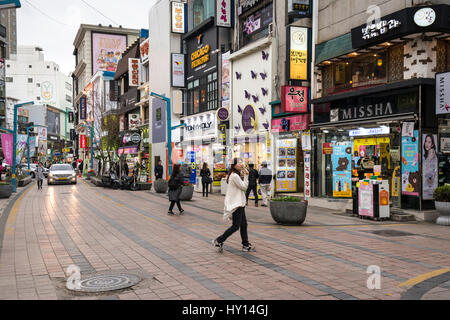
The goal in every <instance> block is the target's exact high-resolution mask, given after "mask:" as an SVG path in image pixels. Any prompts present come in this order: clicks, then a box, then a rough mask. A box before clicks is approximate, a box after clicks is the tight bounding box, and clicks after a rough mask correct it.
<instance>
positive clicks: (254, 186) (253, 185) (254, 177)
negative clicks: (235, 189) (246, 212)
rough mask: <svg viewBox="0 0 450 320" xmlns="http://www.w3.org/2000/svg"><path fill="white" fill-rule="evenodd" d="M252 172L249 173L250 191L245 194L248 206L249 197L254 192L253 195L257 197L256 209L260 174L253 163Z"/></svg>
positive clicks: (256, 199) (256, 198) (256, 200)
mask: <svg viewBox="0 0 450 320" xmlns="http://www.w3.org/2000/svg"><path fill="white" fill-rule="evenodd" d="M249 167H250V170H249V172H248V189H247V192H246V193H245V198H246V200H247V201H246V202H245V203H246V205H248V197H249V195H250V192H252V191H253V194H254V196H255V207H257V206H258V200H259V199H258V198H259V196H258V178H259V174H258V171H257V170H256V169H255V165H254V164H253V163H250V164H249Z"/></svg>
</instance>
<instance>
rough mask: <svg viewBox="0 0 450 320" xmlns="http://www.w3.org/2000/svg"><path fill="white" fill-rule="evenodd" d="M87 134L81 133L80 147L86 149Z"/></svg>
mask: <svg viewBox="0 0 450 320" xmlns="http://www.w3.org/2000/svg"><path fill="white" fill-rule="evenodd" d="M86 145H87V142H86V135H84V134H80V149H86Z"/></svg>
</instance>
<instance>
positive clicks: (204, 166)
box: [202, 162, 208, 170]
mask: <svg viewBox="0 0 450 320" xmlns="http://www.w3.org/2000/svg"><path fill="white" fill-rule="evenodd" d="M202 169H203V170H206V169H208V164H207V163H206V162H204V163H203V168H202Z"/></svg>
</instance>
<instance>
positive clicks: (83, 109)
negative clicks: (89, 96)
mask: <svg viewBox="0 0 450 320" xmlns="http://www.w3.org/2000/svg"><path fill="white" fill-rule="evenodd" d="M86 104H87V101H86V97H82V98H80V120H86V118H87V105H86Z"/></svg>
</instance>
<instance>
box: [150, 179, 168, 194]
mask: <svg viewBox="0 0 450 320" xmlns="http://www.w3.org/2000/svg"><path fill="white" fill-rule="evenodd" d="M154 188H155V191H156V192H157V193H166V192H167V189H169V183H168V182H167V180H164V179H158V180H156V181H155V183H154Z"/></svg>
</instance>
